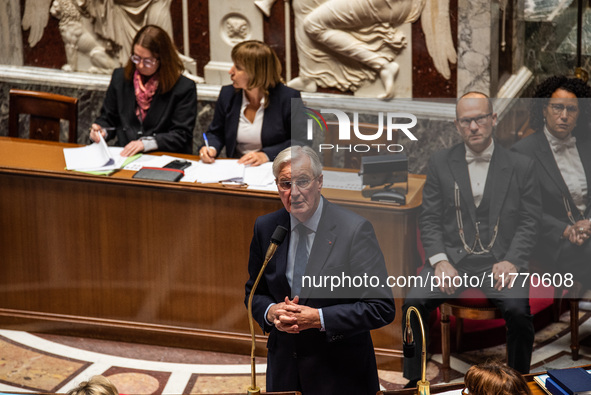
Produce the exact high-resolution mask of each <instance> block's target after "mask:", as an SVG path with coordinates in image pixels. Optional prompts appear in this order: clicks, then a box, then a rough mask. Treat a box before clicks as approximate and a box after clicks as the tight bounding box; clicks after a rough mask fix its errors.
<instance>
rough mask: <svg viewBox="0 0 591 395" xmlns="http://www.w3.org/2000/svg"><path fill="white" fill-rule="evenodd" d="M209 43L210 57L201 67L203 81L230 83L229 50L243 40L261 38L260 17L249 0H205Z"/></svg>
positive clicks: (220, 83) (208, 82)
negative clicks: (207, 7) (207, 2)
mask: <svg viewBox="0 0 591 395" xmlns="http://www.w3.org/2000/svg"><path fill="white" fill-rule="evenodd" d="M209 37H210V38H209V40H210V43H209V46H210V52H211V54H210V55H211V58H210V59H211V60H210V61H209V63H207V64H206V65H205V67H204V74H205V82H206V83H207V84H215V85H226V84H229V83H231V80H230V76H229V75H228V70H230V67H232V58H231V56H230V53H231V51H232V48H233V47H234V45H236V44H237V43H239V42H241V41H244V40H261V41H263V18H262V16H261V12H260V11H259V10H258V9H257V8H256V6H255V4H254V1H251V0H240V1H236V0H209Z"/></svg>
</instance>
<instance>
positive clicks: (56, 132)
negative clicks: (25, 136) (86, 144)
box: [8, 89, 78, 143]
mask: <svg viewBox="0 0 591 395" xmlns="http://www.w3.org/2000/svg"><path fill="white" fill-rule="evenodd" d="M9 107H10V109H9V116H8V135H9V136H10V137H19V114H29V115H30V121H29V138H30V139H37V140H50V141H59V138H60V119H65V120H67V121H68V122H69V131H68V142H70V143H76V142H77V138H78V132H77V130H78V99H77V98H74V97H68V96H63V95H57V94H54V93H48V92H37V91H26V90H20V89H11V90H10V105H9Z"/></svg>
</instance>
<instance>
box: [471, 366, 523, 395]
mask: <svg viewBox="0 0 591 395" xmlns="http://www.w3.org/2000/svg"><path fill="white" fill-rule="evenodd" d="M464 384H465V385H466V388H465V389H464V391H462V394H470V395H531V394H532V392H531V390H530V389H529V387H528V386H527V383H526V382H525V379H524V378H523V376H522V375H521V374H520V373H519V372H518V371H516V370H515V369H512V368H510V367H508V366H506V365H502V364H500V363H498V362H486V363H481V364H479V365H474V366H472V367H471V368H470V369H468V372H466V376H464Z"/></svg>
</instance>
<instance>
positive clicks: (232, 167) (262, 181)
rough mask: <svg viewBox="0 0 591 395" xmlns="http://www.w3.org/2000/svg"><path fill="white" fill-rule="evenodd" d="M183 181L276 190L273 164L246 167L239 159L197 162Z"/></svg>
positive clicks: (187, 172) (186, 173)
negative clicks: (220, 183)
mask: <svg viewBox="0 0 591 395" xmlns="http://www.w3.org/2000/svg"><path fill="white" fill-rule="evenodd" d="M181 181H187V182H195V181H196V182H200V183H204V184H209V183H217V182H222V183H231V184H239V185H243V184H245V185H247V186H248V188H250V189H263V190H267V189H269V188H271V189H272V190H276V188H275V186H274V181H275V178H274V177H273V163H271V162H267V163H263V164H262V165H260V166H244V165H243V164H239V163H238V160H237V159H223V160H216V161H215V162H213V163H203V162H196V163H195V164H194V165H193V166H191V167H189V168H188V169H186V170H185V177H184V178H183V179H182V180H181Z"/></svg>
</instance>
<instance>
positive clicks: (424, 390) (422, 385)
mask: <svg viewBox="0 0 591 395" xmlns="http://www.w3.org/2000/svg"><path fill="white" fill-rule="evenodd" d="M411 313H415V315H416V316H417V318H418V319H419V326H420V327H421V339H422V340H423V347H422V350H421V380H420V381H419V382H418V383H417V394H418V395H430V394H431V390H430V389H429V382H428V381H427V377H426V375H427V342H426V340H425V326H424V325H423V319H422V318H421V314H420V313H419V310H417V308H416V307H414V306H411V307H409V308H408V310H407V311H406V330H405V331H404V334H403V336H404V339H403V341H404V344H407V342H408V341H410V343H414V339H413V333H412V328H411V326H410V315H411Z"/></svg>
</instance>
